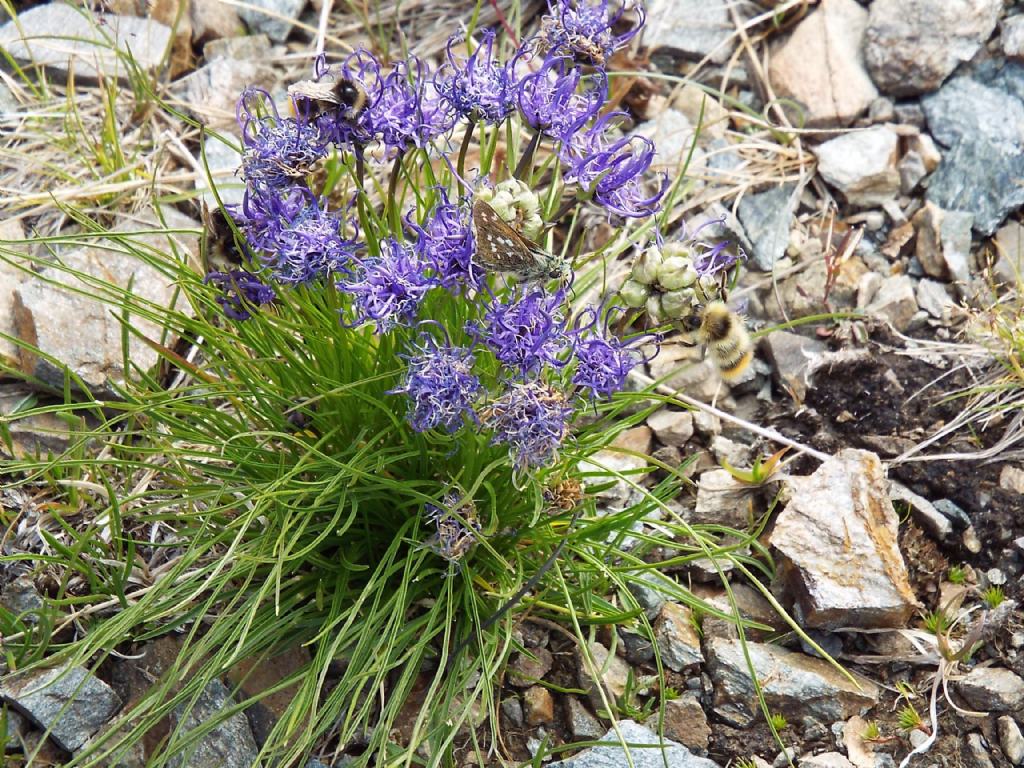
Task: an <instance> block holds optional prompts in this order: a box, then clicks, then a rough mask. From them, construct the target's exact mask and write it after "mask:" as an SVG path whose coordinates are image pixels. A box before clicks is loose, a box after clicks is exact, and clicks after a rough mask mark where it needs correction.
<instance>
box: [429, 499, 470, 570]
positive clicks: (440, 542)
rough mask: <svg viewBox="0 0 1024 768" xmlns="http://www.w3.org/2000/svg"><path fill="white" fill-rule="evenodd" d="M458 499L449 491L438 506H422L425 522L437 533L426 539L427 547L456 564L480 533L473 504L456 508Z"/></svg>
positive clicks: (467, 503) (464, 504)
mask: <svg viewBox="0 0 1024 768" xmlns="http://www.w3.org/2000/svg"><path fill="white" fill-rule="evenodd" d="M460 498H461V497H460V496H459V494H458V493H455V492H454V491H453V492H451V493H447V494H445V497H444V499H443V500H442V501H441V506H437V505H436V504H426V505H424V511H425V512H426V513H427V520H429V521H430V522H431V523H433V524H434V525H435V526H436V527H437V533H435V534H434V535H433V536H431V537H430V539H428V541H427V543H426V545H427V547H428V548H429V549H431V550H433V551H434V552H436V553H437V554H438V555H440V556H441V557H443V558H444V559H445V560H447V561H448V562H450V563H455V564H456V565H459V561H460V560H462V558H463V557H464V556H465V555H466V553H467V552H469V550H470V549H471V548H472V547H473V545H474V544H475V543H476V540H477V538H478V537H479V535H480V530H481V526H480V523H479V521H477V518H476V507H475V505H474V504H473V502H472V501H468V502H464V503H463V504H462V506H459V500H460ZM456 515H458V517H456ZM460 518H461V519H460ZM463 521H465V522H463Z"/></svg>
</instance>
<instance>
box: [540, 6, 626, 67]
mask: <svg viewBox="0 0 1024 768" xmlns="http://www.w3.org/2000/svg"><path fill="white" fill-rule="evenodd" d="M631 8H632V9H634V10H636V12H637V20H636V23H635V24H634V25H633V26H631V27H630V28H629V29H628V30H626V31H625V32H622V33H621V34H618V35H616V34H615V33H613V32H612V30H613V28H614V27H615V25H616V24H618V22H619V20H620V19H621V18H622V16H623V14H624V13H625V12H626V11H627V10H628V9H631ZM548 9H549V10H550V12H551V15H550V16H545V17H544V18H543V20H542V21H541V36H542V37H543V39H544V41H545V42H546V43H547V45H548V47H549V48H551V49H553V50H555V51H560V52H562V53H567V54H568V55H570V56H572V57H573V58H574V59H575V60H576V61H579V62H581V63H584V64H592V65H594V66H597V67H603V66H605V65H606V64H607V63H608V60H609V59H610V58H611V55H612V54H613V53H614V52H615V51H617V50H618V49H619V48H621V47H622V46H624V45H625V44H626V43H628V42H629V41H630V40H632V39H633V38H634V37H636V35H637V33H638V32H639V31H640V29H641V27H643V25H644V20H645V14H644V7H643V4H642V3H639V2H634V3H631V4H629V5H627V4H626V3H625V2H623V3H622V5H620V6H619V8H618V10H616V11H615V12H614V13H612V14H611V15H610V16H609V14H608V0H596V2H594V3H590V2H587V0H554V1H553V2H552V0H548Z"/></svg>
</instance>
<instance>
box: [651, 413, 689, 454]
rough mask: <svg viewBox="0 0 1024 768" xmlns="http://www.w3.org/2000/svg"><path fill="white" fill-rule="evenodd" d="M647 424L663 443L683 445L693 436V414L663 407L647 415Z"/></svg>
mask: <svg viewBox="0 0 1024 768" xmlns="http://www.w3.org/2000/svg"><path fill="white" fill-rule="evenodd" d="M647 426H648V427H650V428H651V429H652V430H653V431H654V435H655V437H657V438H658V441H659V442H660V443H662V444H663V445H672V446H676V447H682V446H684V445H686V442H687V441H688V440H689V439H690V438H691V437H693V414H691V413H690V412H689V411H673V410H669V409H668V408H662V409H661V410H660V411H658V412H656V413H652V414H651V415H650V416H648V417H647Z"/></svg>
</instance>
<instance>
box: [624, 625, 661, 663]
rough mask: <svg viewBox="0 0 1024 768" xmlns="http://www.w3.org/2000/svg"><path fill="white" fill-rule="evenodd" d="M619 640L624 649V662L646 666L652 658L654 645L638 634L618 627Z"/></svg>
mask: <svg viewBox="0 0 1024 768" xmlns="http://www.w3.org/2000/svg"><path fill="white" fill-rule="evenodd" d="M619 639H620V640H621V641H622V646H623V647H624V648H625V649H626V661H628V662H629V663H630V664H646V663H647V662H649V661H650V660H651V659H653V658H654V643H652V642H651V641H650V640H648V639H647V638H646V637H644V635H642V634H640V633H639V632H633V631H631V630H628V629H625V628H623V627H619Z"/></svg>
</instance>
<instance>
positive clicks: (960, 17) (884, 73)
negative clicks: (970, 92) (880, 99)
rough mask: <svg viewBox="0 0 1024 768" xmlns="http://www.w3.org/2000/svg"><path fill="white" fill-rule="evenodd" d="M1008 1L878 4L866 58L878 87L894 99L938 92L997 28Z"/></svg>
mask: <svg viewBox="0 0 1024 768" xmlns="http://www.w3.org/2000/svg"><path fill="white" fill-rule="evenodd" d="M1002 8H1003V3H1002V0H875V1H874V2H873V3H872V4H871V15H870V18H869V20H868V25H867V30H866V32H865V34H864V58H865V60H866V61H867V65H868V70H869V71H870V72H871V77H872V78H874V81H875V84H876V85H877V86H878V87H879V88H881V89H882V90H883V91H885V92H886V93H891V94H893V95H894V96H912V95H914V94H918V93H927V92H928V91H934V90H935V89H936V88H938V87H939V86H940V85H941V84H942V81H943V80H945V79H946V78H947V77H948V76H949V75H950V73H952V72H953V70H954V69H956V66H957V65H958V64H959V63H960V62H962V61H967V60H969V59H971V58H972V57H973V56H974V54H975V53H977V52H978V49H979V48H980V47H981V46H982V44H983V43H984V42H985V40H987V39H988V37H989V35H991V34H992V31H993V30H994V29H995V26H996V21H997V20H998V19H999V14H1000V11H1002Z"/></svg>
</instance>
